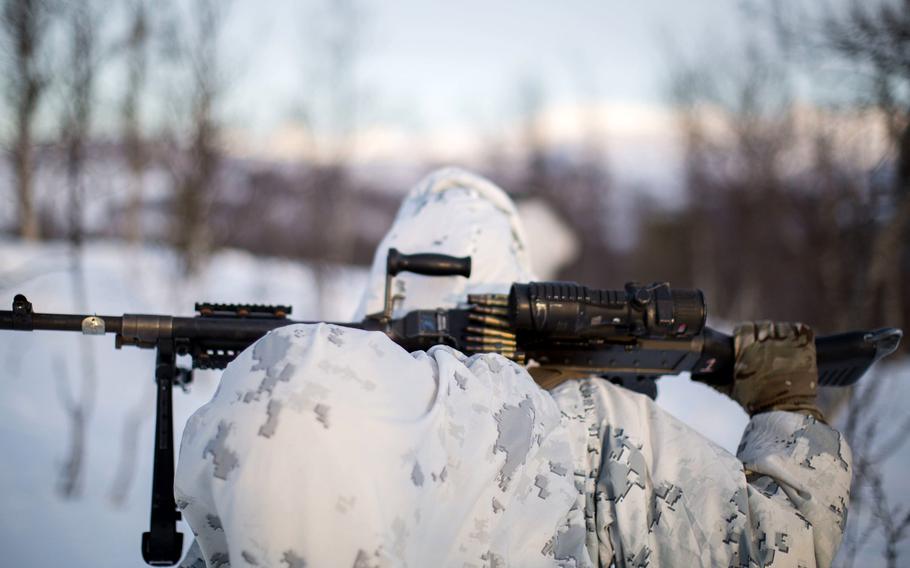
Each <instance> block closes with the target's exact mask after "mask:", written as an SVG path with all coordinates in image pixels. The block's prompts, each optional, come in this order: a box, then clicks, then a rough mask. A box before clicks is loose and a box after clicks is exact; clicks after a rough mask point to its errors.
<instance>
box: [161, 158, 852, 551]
mask: <svg viewBox="0 0 910 568" xmlns="http://www.w3.org/2000/svg"><path fill="white" fill-rule="evenodd" d="M390 247H397V248H399V249H401V250H403V251H406V252H418V251H419V252H425V251H429V252H441V253H445V254H451V255H456V256H467V255H471V256H472V257H474V259H475V260H474V262H475V267H476V268H475V271H474V274H473V275H472V277H471V278H470V279H468V280H465V279H462V278H454V277H453V278H426V277H421V276H418V275H410V274H409V275H402V276H401V277H400V278H398V279H397V281H398V282H399V287H400V289H399V291H400V292H403V293H404V294H405V295H406V298H405V300H404V302H403V303H402V305H400V306H399V307H398V310H399V313H402V312H405V311H408V310H412V309H417V308H432V307H436V306H443V307H447V306H448V307H453V306H454V305H456V304H457V303H458V302H459V301H462V300H463V299H464V297H465V296H466V294H468V293H475V292H503V291H505V290H507V289H508V286H509V285H510V284H511V282H513V281H528V280H530V279H531V273H530V270H529V268H528V261H527V254H526V251H525V248H524V237H523V230H522V228H521V225H520V223H519V221H518V217H517V215H516V213H515V209H514V206H513V205H512V203H511V201H509V199H508V198H507V197H506V196H505V194H504V193H503V192H502V191H501V190H499V189H498V188H496V187H495V186H493V185H492V184H490V183H489V182H487V181H485V180H482V179H480V178H477V177H475V176H473V175H471V174H468V173H466V172H463V171H461V170H453V169H447V170H441V171H438V172H436V173H434V174H432V175H431V176H429V177H428V178H426V179H425V180H424V181H422V182H421V183H420V184H418V185H417V186H416V187H415V188H414V189H413V190H412V191H411V192H410V194H409V195H408V197H407V199H406V200H405V202H404V204H403V205H402V207H401V210H400V211H399V214H398V217H397V218H396V221H395V223H394V225H393V227H392V229H391V231H390V232H389V234H388V235H387V237H386V238H385V240H384V241H383V242H382V244H381V245H380V247H379V249H378V250H377V254H376V262H374V265H373V270H372V275H371V285H370V288H369V290H368V291H367V293H366V294H365V296H364V300H363V302H362V304H361V308H360V313H359V314H358V317H359V316H362V315H363V314H364V313H372V312H376V311H379V309H381V303H382V287H383V278H384V266H383V263H384V259H385V256H386V251H387V250H388V248H390ZM850 464H851V459H850V451H849V448H848V447H847V445H846V443H845V441H844V439H843V437H842V436H841V435H840V434H839V433H838V432H837V431H835V430H833V429H831V428H830V427H828V426H826V425H825V424H823V423H821V422H818V421H816V419H815V418H813V417H811V416H806V415H803V414H797V413H793V412H781V411H775V412H768V413H763V414H759V415H757V416H755V417H754V418H752V420H751V422H750V423H749V426H748V428H747V429H746V432H745V433H744V435H743V440H742V444H741V446H740V448H739V451H738V453H737V456H733V455H731V454H729V453H728V452H726V451H725V450H723V449H721V448H720V447H718V446H716V445H714V444H713V443H711V442H710V441H708V440H706V439H705V438H703V437H702V436H700V435H699V434H697V433H696V432H694V431H693V430H692V429H691V428H689V427H688V426H686V425H685V424H683V423H681V422H679V421H678V420H676V419H675V418H673V417H672V416H670V415H668V414H666V413H665V412H663V411H662V410H661V409H660V408H658V407H657V406H656V405H655V404H654V403H653V401H651V399H649V398H647V397H644V396H642V395H638V394H635V393H632V392H629V391H627V390H624V389H621V388H619V387H615V386H613V385H611V384H609V383H607V382H606V381H603V380H600V379H595V378H590V379H582V380H571V381H567V382H565V383H563V384H561V385H559V386H558V387H556V388H555V389H554V390H552V391H545V390H543V389H541V388H539V387H538V386H537V385H536V384H535V383H534V381H533V380H532V379H531V377H530V376H529V375H528V373H527V371H526V370H525V369H524V368H523V367H521V366H519V365H516V364H515V363H513V362H511V361H509V360H507V359H505V358H503V357H501V356H499V355H496V354H484V355H475V356H472V357H467V356H465V355H464V354H462V353H460V352H458V351H456V350H454V349H451V348H448V347H444V346H438V347H434V348H432V349H430V350H429V351H428V352H426V353H424V352H415V353H410V354H409V353H407V352H405V351H404V350H402V349H401V348H400V347H398V346H397V345H395V344H394V343H392V342H391V341H390V340H389V339H388V338H387V337H386V336H384V335H383V334H381V333H369V332H364V331H360V330H355V329H346V328H341V327H337V326H332V325H328V324H318V325H294V326H289V327H283V328H280V329H277V330H275V331H273V332H271V333H270V334H269V335H267V336H265V337H264V338H262V339H261V340H260V341H258V342H257V343H256V344H255V345H254V346H252V348H250V349H247V350H246V351H245V352H243V353H242V354H241V355H240V356H239V357H238V358H237V359H236V360H235V361H234V362H233V363H231V364H230V365H229V366H228V368H227V369H226V370H225V372H224V375H223V377H222V380H221V383H220V386H219V388H218V391H217V392H216V393H215V395H214V396H213V398H212V400H211V401H210V402H209V403H208V404H206V405H205V406H203V407H202V408H200V409H199V410H198V411H197V412H196V413H195V414H194V415H193V416H192V417H191V418H190V420H189V422H188V423H187V427H186V431H185V433H184V437H183V441H182V445H181V449H180V457H179V464H178V468H177V479H176V487H175V492H176V497H177V503H178V506H179V507H180V508H181V509H182V511H183V514H184V516H185V518H186V520H187V521H188V522H189V524H190V526H191V528H192V529H193V532H194V534H195V535H196V540H195V542H194V543H193V545H192V547H191V549H190V551H189V553H188V554H187V556H186V557H185V558H184V560H183V562H182V564H181V566H184V567H193V568H203V567H208V568H220V567H228V566H233V567H247V566H262V567H278V568H302V567H304V566H307V567H317V566H318V567H321V566H341V567H352V568H367V567H377V566H411V567H424V566H458V567H477V568H480V567H489V568H493V567H501V566H528V567H535V566H569V567H581V566H611V565H614V564H615V565H616V566H634V567H641V566H686V567H689V566H746V567H748V566H774V567H778V566H794V567H795V566H805V567H811V566H816V565H819V566H828V565H830V563H831V561H832V558H833V556H834V554H835V552H836V550H837V547H838V545H839V542H840V539H841V534H842V532H843V528H844V522H845V519H846V514H847V503H848V500H849V486H850V477H851V465H850Z"/></svg>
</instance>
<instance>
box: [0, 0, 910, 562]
mask: <svg viewBox="0 0 910 568" xmlns="http://www.w3.org/2000/svg"><path fill="white" fill-rule="evenodd" d="M0 68H2V74H0V89H2V91H0V101H2V103H0V148H2V156H0V158H2V159H0V300H2V302H3V304H4V305H6V304H7V303H9V302H10V301H11V300H12V297H13V295H14V294H15V293H18V292H24V293H26V294H27V295H28V296H29V299H30V300H31V301H32V302H33V303H34V304H35V309H36V310H37V311H48V312H50V311H81V312H96V313H108V314H120V313H123V312H132V313H137V312H138V313H142V312H146V313H148V312H151V313H171V314H176V315H190V314H192V306H193V302H194V301H200V300H211V301H227V302H231V301H233V302H245V303H281V304H292V305H293V306H294V316H295V317H297V318H300V319H316V318H324V319H333V320H345V319H347V318H349V317H350V315H351V313H352V312H353V308H354V306H355V305H356V303H357V301H358V300H359V294H360V289H361V286H362V285H363V283H364V282H365V275H366V266H367V264H368V263H369V262H370V261H371V259H372V254H373V249H374V247H375V246H376V244H377V243H378V242H379V240H380V239H381V237H382V235H383V234H384V233H385V231H386V230H387V229H388V227H389V226H390V224H391V222H392V218H393V216H394V214H395V211H396V209H397V207H398V204H399V202H400V200H401V198H402V196H403V195H404V193H405V192H406V191H407V189H408V188H409V186H410V185H412V184H413V183H415V182H416V181H417V180H418V179H420V178H421V177H422V176H423V175H425V174H426V173H428V172H429V171H431V170H432V169H433V168H436V167H439V166H442V165H449V164H455V165H461V166H464V167H468V168H471V169H474V170H476V171H478V172H480V173H482V174H484V175H486V176H488V177H490V178H491V179H492V180H493V181H495V182H496V183H498V184H500V185H501V186H502V187H503V188H504V189H506V191H508V192H509V193H510V194H511V195H512V197H513V198H514V199H515V200H516V201H517V202H518V204H519V207H520V211H521V214H522V216H523V218H524V221H525V225H526V228H527V230H528V233H529V235H530V239H531V243H530V247H531V250H532V256H533V261H534V263H535V266H536V268H537V271H538V273H539V275H540V276H541V277H542V278H554V279H555V278H559V279H569V280H576V281H579V282H583V283H585V284H588V285H592V286H600V287H620V286H622V284H623V283H624V282H626V281H629V280H639V281H651V280H662V281H663V280H668V281H670V282H671V283H672V284H673V285H674V286H677V287H698V288H701V289H703V290H704V291H705V294H706V297H707V299H708V303H709V308H710V313H711V322H710V323H711V324H712V325H714V326H715V327H720V328H727V329H729V327H730V325H731V322H735V321H739V320H744V319H754V318H764V319H780V320H790V321H795V320H799V321H804V322H806V323H809V324H810V325H812V326H813V327H814V328H815V329H816V330H817V331H818V332H819V333H821V334H825V333H833V332H837V331H845V330H848V329H860V328H874V327H882V326H894V327H902V328H904V329H907V328H910V2H908V1H907V0H865V1H859V0H857V1H852V0H830V1H826V2H817V1H808V0H795V1H794V0H791V1H786V2H785V1H782V0H766V1H757V0H756V1H740V2H713V1H710V0H691V1H689V2H685V3H662V2H656V1H653V0H648V1H643V2H636V3H620V2H613V1H609V0H596V1H595V0H566V1H565V2H561V3H560V4H559V8H558V9H557V8H556V7H555V6H554V5H553V4H552V3H550V2H543V1H536V0H535V1H532V2H518V1H516V0H503V1H502V2H497V3H495V4H494V3H489V2H480V1H477V0H468V1H466V2H459V3H443V2H425V1H424V2H418V1H416V0H402V1H400V2H394V3H382V4H380V3H375V2H373V3H368V2H366V1H365V0H300V1H295V0H275V1H273V2H270V3H268V4H267V5H264V4H263V3H260V2H253V1H250V0H230V1H219V0H158V1H155V2H152V1H151V0H118V1H114V0H81V1H79V2H66V1H63V0H2V14H0ZM407 252H415V251H407ZM60 335H62V334H57V335H56V336H55V335H54V334H48V333H33V334H11V333H5V334H3V336H2V337H0V369H2V372H0V385H2V395H0V410H2V412H0V444H2V445H0V448H2V451H3V454H4V459H3V460H2V462H0V502H2V503H3V504H4V506H3V508H2V510H0V549H2V550H3V551H4V552H3V557H2V558H0V564H2V565H9V566H142V565H143V563H142V560H141V557H140V555H139V535H140V533H141V532H142V531H143V530H147V528H146V527H147V526H148V525H147V522H148V517H147V515H148V498H149V493H150V472H151V445H152V418H153V410H154V386H153V382H152V368H153V365H152V362H153V354H152V353H150V352H148V353H146V352H138V350H133V351H122V352H121V351H114V350H113V349H112V347H113V346H112V345H111V344H110V343H109V342H108V341H106V340H103V339H97V338H85V337H60ZM906 345H907V342H905V349H904V352H906ZM217 380H218V375H217V374H215V373H212V372H204V373H203V372H200V373H197V377H196V382H195V384H194V385H193V386H192V390H191V392H190V393H188V394H186V395H184V394H182V393H180V392H177V393H175V415H176V422H177V424H178V435H179V431H180V430H181V429H182V424H183V423H184V422H185V420H186V417H187V416H189V414H190V413H192V412H193V410H194V409H195V408H197V407H198V406H199V405H201V404H204V403H205V401H206V400H207V399H208V398H209V397H210V396H211V394H212V392H213V390H214V388H215V385H216V384H217ZM908 383H910V361H908V360H907V359H906V357H905V356H901V357H894V358H893V359H892V360H891V361H889V362H887V363H886V364H881V365H879V366H878V368H877V369H876V370H875V371H874V372H873V373H870V376H868V377H867V378H866V379H864V381H863V382H862V384H861V385H860V386H859V387H857V388H855V389H851V390H849V391H846V390H844V391H837V392H827V393H825V395H824V399H825V400H824V404H825V405H826V408H827V412H828V414H829V416H831V417H832V422H833V423H834V424H835V425H837V426H838V427H839V428H841V429H843V430H844V432H845V433H846V435H847V436H848V437H849V438H850V440H851V443H852V446H853V450H854V460H855V464H856V476H855V483H854V489H853V502H852V507H851V510H850V516H849V522H848V526H847V532H846V536H845V541H844V542H845V544H844V546H843V548H842V550H841V553H840V555H839V557H838V559H837V565H838V566H853V565H859V566H870V565H883V566H900V565H903V564H904V563H906V562H907V561H908V558H910V544H908V538H907V537H908V536H910V535H908V532H907V531H908V529H910V498H908V497H907V496H906V494H907V492H908V489H910V485H908V481H907V478H906V474H905V471H906V468H907V467H908V466H910V450H908V448H907V446H906V445H905V444H904V442H905V440H906V435H907V432H908V429H910V420H908V413H907V412H906V410H905V409H906V408H907V405H908V403H910V389H908V386H907V385H908ZM660 388H661V394H660V396H659V397H658V402H659V403H660V404H661V405H663V406H664V407H665V408H667V409H668V410H669V411H670V412H672V413H673V414H675V415H677V416H679V417H680V418H682V419H684V420H686V421H687V422H689V423H690V424H692V425H693V426H694V427H696V428H697V429H698V430H700V431H701V432H702V433H704V434H705V435H706V436H708V437H710V438H711V439H713V440H714V441H716V442H717V443H719V444H721V445H722V446H724V447H726V448H728V449H730V450H731V451H735V448H736V446H737V444H738V441H739V436H740V435H741V433H742V428H743V426H744V425H745V423H746V417H745V415H744V414H743V413H742V412H741V411H740V410H739V408H738V407H736V406H735V404H734V403H731V402H730V401H727V400H725V399H723V398H722V397H720V395H716V394H715V393H713V391H710V390H709V389H707V388H704V387H702V386H701V385H697V384H693V383H691V382H690V381H689V380H688V379H687V378H686V377H666V378H664V379H662V380H661V384H660ZM184 532H187V533H188V528H187V527H184Z"/></svg>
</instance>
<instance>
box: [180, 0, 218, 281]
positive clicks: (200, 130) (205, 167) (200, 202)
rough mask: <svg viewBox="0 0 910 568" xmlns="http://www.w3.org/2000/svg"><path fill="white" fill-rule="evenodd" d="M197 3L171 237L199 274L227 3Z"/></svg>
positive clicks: (188, 269) (206, 235) (214, 161)
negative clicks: (185, 145) (186, 135)
mask: <svg viewBox="0 0 910 568" xmlns="http://www.w3.org/2000/svg"><path fill="white" fill-rule="evenodd" d="M194 7H195V11H194V17H195V21H194V24H195V26H196V30H195V34H194V36H193V40H192V41H193V43H192V45H191V48H190V49H191V51H190V53H189V64H190V66H191V76H192V95H191V97H192V103H191V109H190V116H189V122H190V125H191V126H190V140H189V149H188V152H187V154H188V156H187V158H186V159H185V160H181V162H182V167H181V168H180V169H179V171H178V172H177V178H176V180H175V187H174V199H173V203H172V222H173V228H172V235H173V239H174V246H175V248H176V249H177V252H178V254H179V255H180V259H181V264H182V268H183V272H184V274H194V273H196V272H197V271H198V269H199V267H200V264H201V262H202V260H203V258H204V257H205V256H206V255H207V254H208V253H209V252H210V249H211V235H210V230H209V229H210V227H209V220H208V217H209V212H210V211H211V208H212V205H213V200H214V198H215V190H216V181H217V179H216V178H217V175H218V169H219V165H220V160H221V153H220V150H219V138H220V130H221V128H220V125H219V124H218V121H217V118H216V106H217V103H218V100H219V97H220V95H221V83H220V77H219V71H218V38H219V35H220V32H221V30H222V28H223V24H224V19H225V12H224V7H225V5H224V4H222V3H221V2H219V1H218V0H196V2H195V3H194Z"/></svg>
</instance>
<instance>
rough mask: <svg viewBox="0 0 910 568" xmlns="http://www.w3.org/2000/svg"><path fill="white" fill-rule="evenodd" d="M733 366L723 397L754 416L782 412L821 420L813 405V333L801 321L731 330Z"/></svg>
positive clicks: (762, 323)
mask: <svg viewBox="0 0 910 568" xmlns="http://www.w3.org/2000/svg"><path fill="white" fill-rule="evenodd" d="M733 345H734V351H735V357H736V363H735V366H734V368H733V384H732V385H731V386H730V387H728V388H727V392H726V394H727V395H729V396H730V397H731V398H732V399H733V400H735V401H736V402H738V403H739V404H740V405H741V406H742V407H743V408H744V409H745V410H746V412H748V413H749V416H754V415H756V414H760V413H762V412H769V411H771V410H787V411H791V412H800V413H802V414H808V415H811V416H814V417H815V418H816V419H818V420H821V421H822V422H824V417H823V416H822V413H821V411H820V410H819V409H818V407H817V406H816V394H817V391H818V366H817V364H816V361H815V334H814V333H813V332H812V329H811V328H810V327H809V326H807V325H804V324H801V323H783V322H770V321H756V322H745V323H742V324H740V325H738V326H736V328H735V329H734V330H733Z"/></svg>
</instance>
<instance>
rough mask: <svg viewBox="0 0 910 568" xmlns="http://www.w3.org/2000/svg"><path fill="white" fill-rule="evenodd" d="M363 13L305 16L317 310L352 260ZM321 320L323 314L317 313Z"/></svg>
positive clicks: (343, 10)
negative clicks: (339, 268) (312, 25)
mask: <svg viewBox="0 0 910 568" xmlns="http://www.w3.org/2000/svg"><path fill="white" fill-rule="evenodd" d="M363 18H364V14H363V11H362V9H361V7H360V3H359V2H358V1H357V0H325V1H324V2H321V3H320V4H319V6H318V7H317V10H316V12H314V13H312V14H311V19H312V21H314V22H318V27H316V28H315V29H314V30H313V32H312V33H311V34H310V35H308V36H307V38H306V44H305V49H306V50H307V55H308V56H309V59H308V60H307V63H308V65H309V66H310V69H309V71H308V72H306V73H305V76H306V86H305V92H304V97H303V101H302V103H301V106H302V108H303V115H304V121H305V123H306V126H307V127H308V129H309V131H310V134H311V136H312V137H313V138H312V147H313V149H314V155H313V157H312V158H313V161H314V162H315V165H314V166H311V167H310V169H309V171H308V173H307V175H306V178H305V179H306V186H307V187H306V188H305V190H306V191H309V192H310V193H311V194H312V195H313V196H314V197H315V199H312V200H311V202H312V203H313V204H314V207H312V209H311V211H310V212H309V213H310V220H311V221H310V222H311V223H312V224H313V227H314V228H315V230H314V232H313V234H314V235H316V239H315V240H316V241H317V242H315V243H311V244H314V245H316V246H315V252H316V255H315V258H314V259H313V260H314V261H315V262H314V270H315V277H316V285H317V287H318V290H317V296H318V298H319V300H318V305H319V309H320V310H324V308H323V307H324V306H328V305H331V304H332V298H330V297H329V292H330V287H329V280H330V279H331V278H332V277H333V273H334V271H335V270H334V269H335V268H336V267H337V266H338V265H342V264H348V263H351V262H352V260H353V257H354V249H355V245H356V234H357V231H358V218H359V215H358V213H359V210H360V207H359V206H358V204H357V201H358V197H357V191H358V189H357V184H356V182H355V181H354V179H353V177H352V176H351V160H352V158H353V154H354V152H355V145H356V140H355V138H356V130H357V126H358V117H359V115H360V113H361V111H362V109H361V108H360V107H361V104H362V97H361V93H360V91H359V88H358V84H357V66H358V64H359V59H360V48H361V45H360V44H361V40H362V34H363V25H364V22H363ZM317 315H318V316H319V317H326V316H327V315H331V314H326V312H324V311H322V312H321V313H320V314H317Z"/></svg>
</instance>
